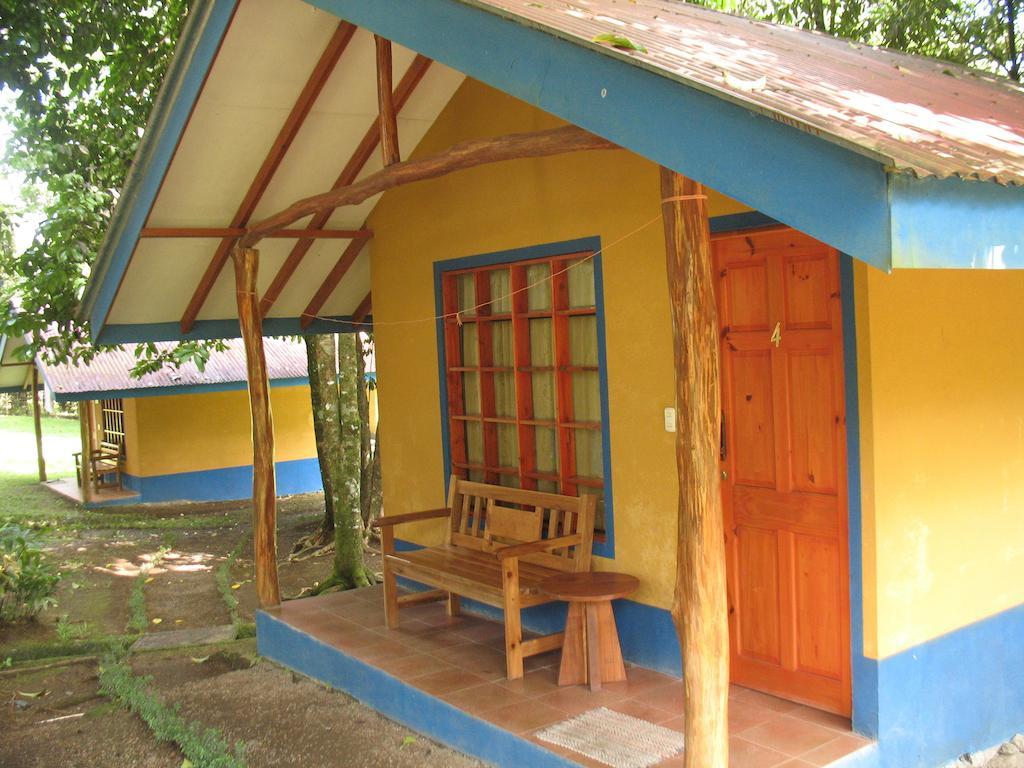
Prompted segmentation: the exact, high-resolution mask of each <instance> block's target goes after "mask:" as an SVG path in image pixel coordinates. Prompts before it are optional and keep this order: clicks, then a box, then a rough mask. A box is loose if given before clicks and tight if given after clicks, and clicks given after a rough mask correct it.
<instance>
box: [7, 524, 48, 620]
mask: <svg viewBox="0 0 1024 768" xmlns="http://www.w3.org/2000/svg"><path fill="white" fill-rule="evenodd" d="M59 581H60V572H59V571H58V570H57V569H56V568H54V567H53V566H52V565H50V563H48V562H47V561H46V560H45V559H44V558H43V553H42V550H41V549H40V546H39V542H38V539H37V538H36V535H35V533H33V532H32V531H31V530H29V529H27V528H22V527H20V526H17V525H5V526H3V527H2V528H0V620H7V621H11V620H15V619H23V618H34V617H35V616H36V615H37V614H38V613H39V612H40V611H41V610H43V609H44V608H46V607H47V606H50V605H56V604H57V601H56V599H54V597H53V594H54V592H55V591H56V590H57V582H59Z"/></svg>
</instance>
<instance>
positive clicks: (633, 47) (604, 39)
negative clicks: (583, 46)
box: [591, 32, 647, 53]
mask: <svg viewBox="0 0 1024 768" xmlns="http://www.w3.org/2000/svg"><path fill="white" fill-rule="evenodd" d="M591 40H592V41H593V42H595V43H604V44H605V45H610V46H611V47H612V48H618V49H619V50H620V51H639V52H640V53H647V48H645V47H644V46H643V44H642V43H635V42H633V41H632V40H630V39H629V38H628V37H626V36H625V35H619V34H616V33H615V32H604V33H602V34H600V35H594V37H593V38H591Z"/></svg>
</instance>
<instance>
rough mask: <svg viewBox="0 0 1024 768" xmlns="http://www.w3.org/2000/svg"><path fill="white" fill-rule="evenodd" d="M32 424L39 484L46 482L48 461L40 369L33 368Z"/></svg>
mask: <svg viewBox="0 0 1024 768" xmlns="http://www.w3.org/2000/svg"><path fill="white" fill-rule="evenodd" d="M32 422H33V424H34V425H35V429H36V462H37V463H38V464H39V482H40V483H45V482H46V459H44V458H43V420H42V414H41V413H40V408H39V369H38V368H36V367H35V365H33V366H32Z"/></svg>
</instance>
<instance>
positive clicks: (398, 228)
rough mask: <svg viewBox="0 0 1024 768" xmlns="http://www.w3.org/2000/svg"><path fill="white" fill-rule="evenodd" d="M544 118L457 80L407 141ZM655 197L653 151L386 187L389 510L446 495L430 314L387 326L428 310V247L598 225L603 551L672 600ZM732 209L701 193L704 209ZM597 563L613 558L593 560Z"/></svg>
mask: <svg viewBox="0 0 1024 768" xmlns="http://www.w3.org/2000/svg"><path fill="white" fill-rule="evenodd" d="M555 125H557V121H556V120H555V119H554V118H552V117H550V116H549V115H546V114H544V113H542V112H539V111H537V110H535V109H532V108H530V107H528V106H526V105H525V104H523V103H521V102H519V101H517V100H515V99H513V98H511V97H508V96H505V95H503V94H500V93H498V92H496V91H493V90H491V89H489V88H487V87H486V86H483V85H481V84H479V83H476V82H473V81H467V83H466V84H465V85H464V86H463V87H462V88H461V90H460V91H459V92H458V93H457V94H456V96H455V97H454V99H453V100H452V102H451V103H450V104H449V106H448V107H447V109H446V110H445V111H444V113H443V114H442V115H441V117H440V118H439V119H438V121H437V122H436V124H435V125H434V127H433V128H432V129H431V131H430V132H429V133H428V134H427V136H426V138H425V139H424V140H423V142H422V144H421V145H420V146H419V147H418V149H417V154H423V153H430V152H436V151H439V150H441V149H444V148H446V147H448V146H449V145H451V144H452V143H454V142H456V141H460V140H463V139H467V138H472V137H482V136H492V135H500V134H502V133H506V132H511V131H529V130H541V129H545V128H550V127H553V126H555ZM659 200H660V193H659V179H658V169H657V166H655V165H654V164H652V163H649V162H647V161H645V160H643V159H641V158H639V157H637V156H636V155H633V154H631V153H628V152H625V151H614V152H602V153H581V154H575V155H566V156H561V157H556V158H548V159H543V160H520V161H515V162H511V163H502V164H500V165H493V166H485V167H481V168H477V169H473V170H470V171H465V172H461V173H458V174H456V175H453V176H450V177H447V178H442V179H438V180H435V181H431V182H426V183H421V184H416V185H413V186H409V187H404V188H400V189H398V190H394V191H392V192H389V193H388V194H387V195H386V196H385V197H384V199H383V200H382V201H381V203H380V204H379V205H378V206H377V208H376V210H375V212H374V214H373V215H372V216H371V219H370V222H369V226H370V227H371V228H372V229H373V230H374V233H375V234H374V241H373V244H372V246H371V247H372V249H373V309H374V320H375V321H376V322H375V327H374V333H375V340H376V349H377V374H378V381H379V386H380V408H381V411H382V412H383V413H385V414H386V415H385V417H384V429H383V432H382V433H381V434H382V440H383V443H384V449H383V453H382V463H383V482H384V496H385V504H386V508H387V510H388V513H389V514H398V513H402V512H409V511H413V510H416V509H427V508H431V507H436V506H438V505H439V504H443V503H444V469H443V459H442V446H441V430H440V424H441V414H440V406H439V381H438V350H437V342H436V337H435V325H434V323H433V322H431V321H428V322H418V323H414V324H402V325H394V326H389V325H388V323H389V322H394V321H400V320H410V319H420V318H431V317H433V315H434V313H435V309H434V289H433V285H434V280H433V271H432V270H433V262H435V261H442V260H447V259H453V258H458V257H463V256H472V255H476V254H483V253H489V252H492V251H501V250H506V249H513V248H521V247H526V246H531V245H537V244H541V243H550V242H556V241H563V240H571V239H574V238H580V237H587V236H593V235H599V236H600V237H601V242H602V245H603V246H604V247H605V248H606V251H605V253H604V254H603V271H604V286H605V292H604V300H605V327H606V335H607V345H606V349H607V361H608V390H609V391H608V397H609V407H610V412H611V418H610V423H609V425H608V427H609V434H610V447H611V456H612V486H613V489H614V498H613V506H614V515H615V549H616V560H617V561H618V566H619V567H620V568H622V569H625V570H627V571H628V572H630V573H634V574H636V575H638V576H639V577H640V579H641V584H642V587H641V590H640V592H639V593H638V594H637V596H636V597H637V599H639V600H640V601H642V602H646V603H649V604H653V605H658V606H662V607H667V606H668V605H669V604H670V603H671V597H672V585H673V568H674V563H675V538H676V503H677V502H676V500H677V482H676V475H675V454H674V442H673V437H674V436H673V435H672V434H669V433H666V432H665V431H664V428H663V409H664V408H665V407H666V406H669V405H672V404H673V368H672V350H671V344H672V339H671V325H670V320H669V309H668V291H667V285H666V277H665V247H664V240H663V231H662V226H661V222H660V220H659V219H658V216H659V213H660V211H659V207H660V206H659ZM737 210H741V207H740V206H739V205H738V204H736V203H734V202H732V201H730V200H727V199H725V198H722V197H720V196H717V195H713V196H712V198H711V213H712V215H720V214H724V213H730V212H734V211H737ZM638 229H639V230H640V231H637V230H638ZM623 238H626V239H623ZM619 240H622V242H621V243H618V241H619ZM391 435H393V437H391ZM441 530H442V528H441V526H439V525H436V524H431V523H429V522H428V523H423V524H420V525H418V526H415V527H414V526H407V527H406V528H405V529H403V530H400V531H399V534H398V535H399V536H402V537H405V538H409V539H412V540H415V541H420V542H422V543H432V542H434V541H437V540H438V539H439V538H440V535H441ZM597 567H598V568H613V567H615V562H614V561H606V560H601V559H599V560H598V562H597Z"/></svg>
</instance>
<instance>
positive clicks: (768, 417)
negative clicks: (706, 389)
mask: <svg viewBox="0 0 1024 768" xmlns="http://www.w3.org/2000/svg"><path fill="white" fill-rule="evenodd" d="M730 368H731V371H730V373H731V375H732V380H733V381H734V382H735V386H734V387H733V400H732V417H733V418H732V421H733V429H734V431H735V433H736V439H735V442H734V443H733V445H734V446H735V450H736V452H737V454H738V455H739V457H738V461H737V467H738V470H737V473H738V477H741V478H742V482H743V483H744V484H745V485H767V486H769V487H774V485H775V426H774V423H773V419H774V417H773V415H772V379H771V371H772V361H771V356H770V355H769V354H768V352H767V351H757V352H737V353H736V354H734V355H732V356H731V359H730Z"/></svg>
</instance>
